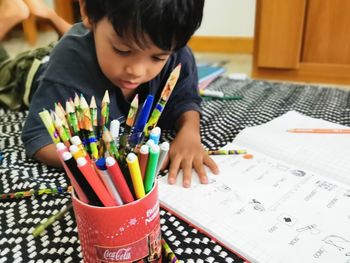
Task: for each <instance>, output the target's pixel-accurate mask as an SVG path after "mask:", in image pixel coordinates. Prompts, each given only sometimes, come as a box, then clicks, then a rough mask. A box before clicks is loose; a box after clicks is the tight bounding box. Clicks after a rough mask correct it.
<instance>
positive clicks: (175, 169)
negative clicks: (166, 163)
mask: <svg viewBox="0 0 350 263" xmlns="http://www.w3.org/2000/svg"><path fill="white" fill-rule="evenodd" d="M180 162H181V159H180V158H176V157H175V158H173V159H172V160H171V162H170V167H169V175H168V183H169V184H175V183H176V177H177V174H178V173H179V169H180Z"/></svg>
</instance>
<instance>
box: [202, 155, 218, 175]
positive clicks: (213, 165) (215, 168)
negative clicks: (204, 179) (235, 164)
mask: <svg viewBox="0 0 350 263" xmlns="http://www.w3.org/2000/svg"><path fill="white" fill-rule="evenodd" d="M203 162H204V164H205V165H206V166H208V167H209V169H210V170H211V171H212V172H213V174H218V173H219V167H218V165H217V164H216V162H215V161H214V160H213V159H212V158H210V157H209V156H208V155H207V156H205V157H204V160H203Z"/></svg>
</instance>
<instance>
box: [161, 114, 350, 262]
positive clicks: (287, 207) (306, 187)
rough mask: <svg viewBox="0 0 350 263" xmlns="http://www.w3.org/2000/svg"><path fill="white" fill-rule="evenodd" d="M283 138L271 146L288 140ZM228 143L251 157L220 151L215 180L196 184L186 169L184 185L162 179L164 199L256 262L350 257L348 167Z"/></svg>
mask: <svg viewBox="0 0 350 263" xmlns="http://www.w3.org/2000/svg"><path fill="white" fill-rule="evenodd" d="M293 114H294V115H296V114H295V113H294V112H293ZM294 117H299V116H294ZM300 117H301V118H304V116H300ZM307 118H309V117H307ZM289 122H290V121H289ZM289 122H288V123H289ZM268 125H270V124H267V125H266V126H268ZM288 125H290V124H288ZM292 125H293V123H292ZM314 125H319V124H317V123H316V124H314ZM272 126H274V124H273V125H272ZM277 126H278V125H277ZM315 127H316V126H315ZM268 128H269V129H270V128H271V125H270V126H269V127H268ZM277 128H278V127H277ZM280 128H281V127H280ZM299 128H300V127H299ZM249 129H254V128H249ZM275 129H276V126H275ZM282 130H283V132H285V127H283V129H281V131H282ZM261 132H264V131H263V130H262V128H261V127H259V133H261ZM249 133H250V134H254V133H253V132H251V131H249ZM261 136H263V135H262V134H261ZM281 136H282V135H281ZM287 136H289V135H287ZM348 136H349V138H348V139H349V141H350V135H348ZM277 137H278V136H277ZM275 138H276V136H275ZM245 139H248V138H245ZM306 139H307V138H306ZM335 139H336V140H338V139H339V138H335ZM289 140H290V139H289ZM264 143H266V141H265V142H264ZM270 143H271V142H270ZM275 143H276V144H278V145H277V146H276V147H275V149H272V147H271V149H270V152H276V149H278V148H281V146H283V142H281V143H279V141H278V140H277V141H275ZM287 143H289V144H292V143H293V142H291V141H288V142H287ZM312 143H313V144H315V145H316V143H315V141H313V142H312ZM345 144H346V143H345ZM295 145H296V146H298V147H303V146H302V144H295ZM340 146H341V145H338V147H340ZM343 146H344V145H343ZM227 147H228V148H231V149H232V148H234V149H245V150H247V152H248V153H249V155H250V156H249V157H248V156H246V155H244V154H241V155H223V156H213V158H214V159H215V161H216V162H217V164H218V165H219V167H220V174H219V175H213V174H210V173H209V172H208V174H209V183H208V184H207V185H203V184H200V183H199V181H198V179H197V177H196V175H195V173H194V175H193V180H192V186H191V188H183V187H182V185H181V184H182V178H181V176H180V177H179V178H178V183H177V185H169V184H168V183H167V177H163V178H160V179H159V180H158V182H159V198H160V202H161V204H162V205H163V206H164V207H165V208H168V209H169V210H171V211H173V212H174V213H175V214H178V215H180V216H181V217H182V218H184V219H185V220H187V221H188V222H190V223H192V224H194V225H195V226H197V227H198V228H199V229H202V230H204V231H205V232H206V233H208V234H209V235H211V236H212V237H213V238H215V239H217V240H218V241H219V242H221V243H222V244H223V245H225V246H226V247H228V248H229V249H231V250H232V251H233V252H236V253H239V254H240V255H242V256H243V257H245V258H246V259H248V260H249V261H251V262H261V263H265V262H269V263H270V262H271V263H277V262H291V263H292V262H293V263H294V262H308V263H309V262H322V263H323V262H324V263H329V262H332V263H333V262H347V263H350V185H349V184H348V183H346V182H347V180H348V178H344V174H341V176H340V174H337V173H336V174H334V175H331V176H326V175H320V174H319V173H316V172H315V171H314V170H312V169H308V166H307V165H302V164H303V162H301V163H300V165H295V163H296V162H293V161H292V162H291V161H290V160H291V159H292V158H298V157H293V155H292V156H289V155H287V156H289V158H285V161H282V160H280V159H278V158H275V156H274V155H272V156H271V154H269V155H267V154H265V153H263V152H262V151H261V148H260V149H259V150H260V151H257V150H255V149H251V148H247V147H244V144H243V145H242V144H236V142H234V143H233V144H230V145H228V146H227ZM258 148H259V147H258ZM281 149H283V148H281ZM348 149H350V148H348ZM313 150H317V149H313ZM310 152H313V151H310ZM316 152H317V151H316ZM348 155H350V153H349V150H348ZM282 156H286V155H283V154H282ZM251 157H253V158H251ZM337 158H338V157H337ZM345 158H347V157H345ZM311 159H312V158H311ZM311 161H312V160H309V162H311ZM326 161H327V160H323V162H326ZM340 161H343V160H340ZM317 162H320V160H317ZM291 163H292V164H291ZM325 166H327V164H326V163H325ZM309 167H313V166H312V165H311V166H309ZM327 169H329V167H328V166H327ZM336 170H337V171H340V172H341V171H343V169H336ZM348 172H349V173H348V174H349V176H350V169H349V170H348ZM326 174H327V173H326ZM338 179H342V180H338Z"/></svg>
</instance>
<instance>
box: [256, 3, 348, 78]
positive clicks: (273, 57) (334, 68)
mask: <svg viewBox="0 0 350 263" xmlns="http://www.w3.org/2000/svg"><path fill="white" fill-rule="evenodd" d="M349 13H350V1H344V0H283V1H281V0H257V5H256V24H255V37H254V41H255V43H254V59H253V74H252V75H253V77H254V78H258V79H259V78H260V79H275V80H291V81H302V82H316V83H337V84H350V16H349Z"/></svg>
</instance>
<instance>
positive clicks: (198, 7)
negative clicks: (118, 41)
mask: <svg viewBox="0 0 350 263" xmlns="http://www.w3.org/2000/svg"><path fill="white" fill-rule="evenodd" d="M203 7H204V0H85V11H86V14H87V16H88V17H89V19H90V22H91V23H94V24H95V23H97V22H98V21H100V20H101V19H102V18H104V17H107V18H108V20H109V21H110V22H111V24H112V25H113V28H114V30H115V32H116V33H117V34H118V35H119V36H121V37H127V38H130V39H131V40H132V41H134V42H135V43H136V44H137V45H138V46H139V47H140V48H146V47H147V44H146V41H145V36H146V35H147V36H148V37H149V38H150V39H151V41H152V42H153V43H154V44H155V45H156V46H157V47H159V48H160V49H162V50H167V51H170V50H178V49H179V48H182V47H183V46H185V45H186V44H187V42H188V40H189V39H190V38H191V36H192V35H193V33H194V32H195V31H196V30H197V29H198V28H199V26H200V24H201V22H202V16H203Z"/></svg>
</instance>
